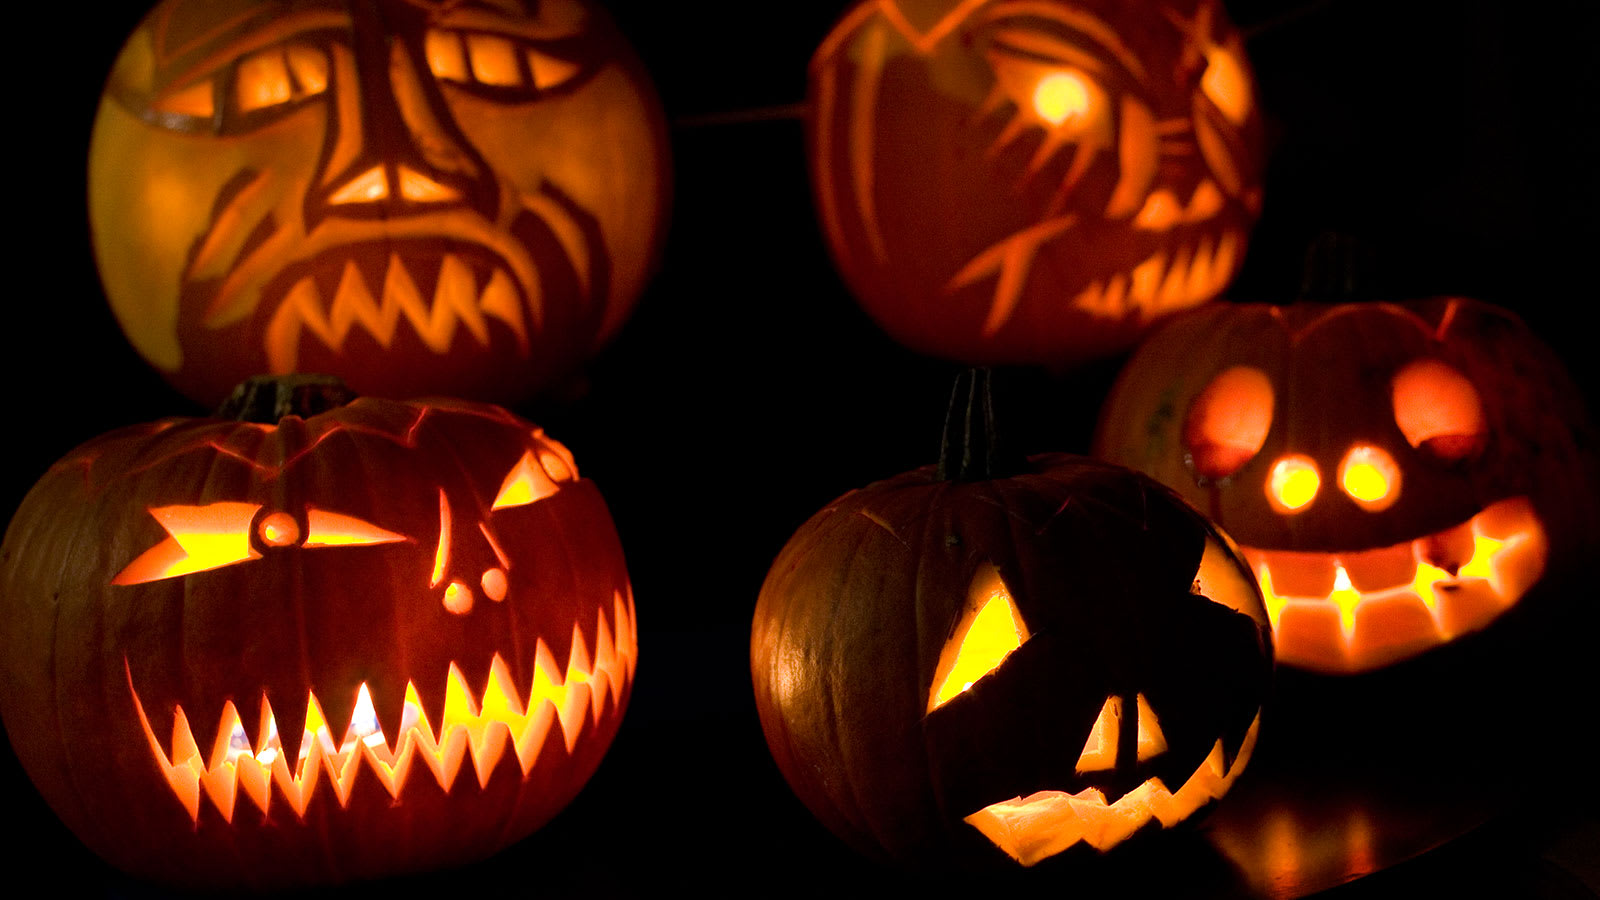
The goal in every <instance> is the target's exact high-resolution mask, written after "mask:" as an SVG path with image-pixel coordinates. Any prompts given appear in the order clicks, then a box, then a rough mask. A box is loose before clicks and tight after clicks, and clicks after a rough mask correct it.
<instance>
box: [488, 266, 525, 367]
mask: <svg viewBox="0 0 1600 900" xmlns="http://www.w3.org/2000/svg"><path fill="white" fill-rule="evenodd" d="M535 289H536V288H535ZM478 308H479V309H481V310H483V312H484V313H485V314H486V315H488V316H489V317H491V318H494V319H499V320H500V321H501V322H504V323H505V324H506V326H507V327H509V328H510V329H511V330H512V332H513V333H515V334H516V336H517V344H518V345H519V346H520V347H521V348H522V352H523V353H527V352H528V329H527V326H526V325H524V324H523V319H522V301H521V300H519V299H518V298H517V289H516V287H515V286H514V285H512V283H511V276H510V275H507V274H506V272H505V270H504V269H496V270H495V271H494V274H493V275H491V276H489V283H488V284H487V285H485V286H484V288H483V296H482V297H479V298H478ZM532 308H533V309H534V310H538V308H539V304H537V303H535V304H533V305H532ZM535 324H537V321H536V322H535Z"/></svg>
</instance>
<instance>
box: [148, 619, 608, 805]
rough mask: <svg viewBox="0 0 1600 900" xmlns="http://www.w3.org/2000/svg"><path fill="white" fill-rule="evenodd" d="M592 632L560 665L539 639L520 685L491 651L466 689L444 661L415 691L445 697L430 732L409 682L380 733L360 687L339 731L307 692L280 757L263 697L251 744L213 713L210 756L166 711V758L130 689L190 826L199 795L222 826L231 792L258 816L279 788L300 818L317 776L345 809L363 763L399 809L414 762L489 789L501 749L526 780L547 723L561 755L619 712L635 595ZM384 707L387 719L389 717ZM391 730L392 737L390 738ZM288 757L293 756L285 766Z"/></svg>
mask: <svg viewBox="0 0 1600 900" xmlns="http://www.w3.org/2000/svg"><path fill="white" fill-rule="evenodd" d="M613 622H614V623H615V628H614V629H613V625H612V623H613ZM594 631H595V635H594V641H593V643H590V641H589V639H588V637H587V636H586V635H585V634H584V626H583V623H581V622H575V623H574V624H573V635H572V649H571V651H570V653H569V656H568V658H567V662H566V666H565V667H564V668H563V667H561V666H560V665H559V664H558V663H557V662H556V660H555V657H554V654H553V653H552V652H551V650H550V647H549V645H548V644H546V643H545V640H544V639H543V638H539V639H538V643H537V646H536V649H535V656H534V665H533V667H532V668H533V677H532V683H531V684H530V685H527V686H526V687H524V686H521V685H517V684H515V683H514V679H513V678H512V675H511V671H510V667H509V666H508V665H507V663H506V662H505V660H504V659H502V658H501V657H500V654H499V653H496V654H495V655H494V657H493V659H492V660H491V663H490V666H489V670H488V671H489V674H488V679H487V681H486V683H485V684H484V685H483V686H482V688H481V689H479V688H476V687H474V686H472V685H469V684H467V682H466V679H465V678H464V677H463V676H462V674H461V670H460V669H459V668H458V667H457V666H456V664H455V663H451V664H450V667H449V671H448V673H447V674H445V675H444V676H443V677H441V678H437V679H431V680H428V681H427V682H425V684H424V687H423V689H424V690H429V691H433V690H441V689H442V691H443V693H444V703H443V704H442V708H443V711H444V712H443V716H442V718H441V720H440V722H439V723H438V725H437V727H435V725H434V724H433V723H432V722H431V721H430V720H429V717H428V714H427V712H426V711H425V710H426V709H427V708H430V707H431V708H433V709H439V708H440V705H437V704H429V703H425V702H424V700H423V698H422V696H421V693H420V692H419V689H418V687H417V685H416V683H415V681H408V682H407V683H406V691H405V703H404V706H403V708H402V709H401V710H399V711H398V715H396V716H395V717H394V718H393V719H388V718H387V717H386V718H385V719H384V721H389V722H391V728H390V729H387V730H386V729H385V728H384V727H383V725H382V723H381V721H380V718H379V712H378V710H376V709H374V707H373V704H372V699H371V695H370V693H369V691H368V689H367V686H366V684H365V683H363V684H361V685H360V686H359V687H358V688H357V698H356V702H355V706H354V709H353V712H352V714H351V717H350V721H349V723H348V724H346V725H345V727H343V728H339V727H338V726H337V723H329V722H328V721H327V720H326V719H325V718H324V717H323V714H322V707H321V703H320V702H319V701H318V699H317V693H316V691H315V690H314V689H313V690H311V691H309V692H308V695H307V698H306V701H305V703H306V715H305V730H304V732H303V734H302V735H301V739H300V741H299V745H298V751H297V752H293V745H290V747H289V748H287V750H286V748H285V746H284V742H283V740H282V737H281V735H279V733H278V728H277V723H276V720H275V718H274V716H273V711H272V705H271V703H270V702H269V700H268V698H267V697H266V695H265V694H263V695H262V696H261V698H260V703H259V718H258V719H254V720H252V721H253V722H259V727H258V728H257V729H255V742H254V746H253V747H252V742H251V737H250V734H249V733H248V732H247V731H246V729H245V725H244V722H245V720H244V719H242V718H241V716H240V712H239V710H238V708H237V707H236V706H235V705H234V702H233V700H231V699H230V700H228V701H227V702H225V703H224V704H223V706H222V713H221V716H220V718H219V721H218V723H217V728H216V732H215V735H214V738H213V740H212V742H211V745H210V746H211V752H210V754H209V756H206V755H203V754H202V752H201V750H200V748H201V746H203V745H202V744H201V743H199V742H198V741H197V738H196V735H195V733H194V731H193V729H192V728H191V727H190V725H189V719H188V715H187V714H186V713H185V711H184V709H183V707H182V706H181V705H179V706H177V707H175V709H174V710H173V722H172V742H171V744H170V748H171V750H170V753H169V751H168V749H167V748H166V747H163V745H162V743H161V741H160V740H159V739H158V738H157V737H156V734H155V731H154V729H153V728H152V727H151V724H150V720H149V717H148V716H147V715H146V713H145V708H144V703H143V701H141V700H140V698H139V692H138V689H137V687H136V686H135V685H134V683H133V674H132V671H131V667H129V671H128V690H129V693H130V694H131V695H132V698H133V704H134V710H135V712H136V713H137V714H138V717H139V723H140V725H141V726H142V727H143V730H144V733H145V737H146V738H147V740H148V743H149V747H150V752H151V755H152V757H153V758H154V760H155V762H156V765H157V766H158V767H159V769H160V771H161V773H162V775H163V777H164V778H165V779H166V782H167V784H168V786H169V787H171V789H172V793H173V795H174V796H175V797H176V798H177V800H178V801H179V802H180V803H181V804H182V805H183V807H184V808H185V809H186V810H187V811H188V813H189V815H190V816H191V817H192V818H193V819H194V820H195V821H196V822H198V821H199V819H200V807H201V797H202V796H204V797H206V798H209V800H210V801H211V804H212V805H213V806H214V807H215V808H216V810H217V811H218V812H219V813H221V815H222V818H223V819H224V820H225V821H228V822H232V821H233V816H234V810H235V808H236V806H237V800H238V796H239V794H241V793H242V794H243V795H244V796H246V797H248V798H249V799H250V800H251V801H252V802H253V803H254V804H255V805H256V807H257V808H259V809H260V810H261V812H262V814H263V815H265V814H267V813H268V812H269V810H270V807H271V804H272V798H273V794H274V793H277V794H278V795H280V796H281V797H282V798H283V801H284V802H287V803H288V804H289V806H290V807H291V808H292V809H293V810H294V811H295V814H296V815H297V816H300V817H302V818H303V817H304V816H305V814H306V809H307V807H308V805H309V804H310V802H311V799H312V796H313V795H314V794H315V793H316V792H317V788H318V786H319V784H320V783H321V780H322V779H321V777H320V775H321V774H325V775H326V776H327V783H328V785H329V787H330V789H331V790H332V791H333V794H334V797H335V799H336V800H337V801H338V803H339V805H340V806H341V807H344V806H348V805H349V802H350V796H351V789H352V787H353V786H354V784H355V781H356V778H357V775H358V774H359V772H360V771H361V770H362V769H363V768H365V769H366V770H368V772H369V773H370V777H376V778H377V779H378V782H379V783H380V784H382V785H383V787H384V789H385V790H387V791H388V792H389V795H390V796H391V797H392V798H393V799H394V800H395V801H396V802H398V801H400V800H401V799H402V794H403V793H404V789H405V785H406V779H407V778H408V777H411V775H412V770H413V769H414V768H416V767H417V766H418V764H420V765H421V766H425V767H426V768H427V770H428V771H429V772H430V773H431V774H432V775H433V777H434V779H435V780H436V781H437V782H438V784H439V787H440V788H441V789H443V790H444V791H446V792H449V791H450V789H451V785H453V784H454V783H455V780H456V777H457V775H458V773H459V772H460V769H461V764H462V761H463V758H464V757H466V756H468V755H470V756H471V758H472V764H473V768H474V770H475V771H476V772H477V776H478V784H479V787H480V788H482V787H487V785H488V783H489V778H490V776H491V775H492V774H493V772H494V770H495V767H496V766H497V765H500V764H501V762H502V760H503V759H504V758H505V756H506V752H505V751H506V750H507V744H509V745H510V749H511V751H512V754H511V756H512V758H513V759H515V761H516V764H517V765H518V766H519V767H520V769H521V771H522V774H523V776H524V777H527V776H528V774H529V773H530V772H532V771H533V769H534V766H535V765H536V764H537V762H538V760H539V759H540V757H541V756H542V755H543V754H544V753H545V752H546V751H545V745H546V743H547V742H548V739H549V737H550V732H551V730H552V725H556V724H559V728H560V733H561V740H562V741H563V742H564V743H565V746H566V752H567V754H568V755H571V753H572V752H573V749H574V747H576V746H577V743H578V742H579V741H580V740H581V739H582V735H583V732H584V730H585V728H586V727H589V726H598V725H599V724H600V723H601V722H602V721H603V720H604V719H605V717H606V716H607V715H610V716H612V717H615V716H617V715H620V713H621V704H622V700H623V696H624V694H625V692H626V691H627V688H628V686H629V684H631V682H632V679H633V671H634V665H635V662H636V657H637V646H638V644H637V638H636V632H635V623H634V613H633V598H632V597H631V596H624V595H623V594H622V593H620V592H619V593H617V594H615V596H614V600H613V609H612V618H611V619H610V620H608V619H607V616H606V612H605V610H604V609H602V610H600V611H599V613H598V616H597V622H596V625H595V629H594ZM124 665H125V666H126V665H127V663H126V661H125V662H124ZM436 696H437V695H435V697H436ZM247 712H248V710H247ZM388 712H390V713H391V715H392V714H393V713H394V712H395V711H388ZM390 733H393V734H394V735H395V736H394V737H393V738H390V737H389V736H388V735H389V734H390ZM336 735H339V737H338V738H337V739H336V737H335V736H336ZM205 737H207V733H206V732H205V731H202V732H201V733H200V735H199V738H200V739H202V740H203V739H204V738H205ZM291 752H293V755H294V756H295V761H294V762H293V763H292V764H291V763H290V760H289V756H290V753H291ZM551 752H553V751H551ZM363 761H365V763H366V765H365V766H363V765H362V762H363ZM416 777H421V776H416ZM274 785H276V787H277V790H276V792H275V791H274V790H273V786H274Z"/></svg>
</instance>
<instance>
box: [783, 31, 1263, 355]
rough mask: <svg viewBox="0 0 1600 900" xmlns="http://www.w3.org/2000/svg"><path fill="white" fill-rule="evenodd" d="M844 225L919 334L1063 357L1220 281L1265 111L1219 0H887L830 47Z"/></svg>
mask: <svg viewBox="0 0 1600 900" xmlns="http://www.w3.org/2000/svg"><path fill="white" fill-rule="evenodd" d="M809 126H810V143H811V162H812V175H813V186H814V189H815V194H816V201H817V206H818V209H819V215H820V218H821V221H822V225H823V232H824V234H825V235H826V237H827V240H828V244H829V248H830V250H831V251H832V253H833V256H834V260H835V262H836V263H837V264H838V266H839V268H840V270H841V271H842V273H843V274H844V276H845V280H846V281H847V283H848V284H849V285H850V287H851V289H852V290H853V291H854V293H855V294H856V296H857V298H858V299H859V300H860V301H861V303H862V304H863V305H864V306H865V307H866V309H867V311H868V312H869V313H870V314H871V315H872V316H873V317H874V318H875V319H876V320H877V321H878V322H879V324H880V325H882V326H883V327H884V328H885V329H886V330H888V331H889V332H890V334H891V335H892V336H894V337H895V338H896V339H898V340H900V341H902V342H904V343H906V344H908V345H909V346H911V347H913V348H914V349H917V350H920V351H923V352H928V353H932V354H936V355H940V356H946V357H953V358H957V359H962V360H965V361H970V362H1045V363H1062V362H1070V361H1074V360H1078V359H1083V358H1087V357H1092V356H1097V355H1105V354H1109V353H1112V352H1115V351H1118V350H1120V349H1122V348H1124V347H1126V346H1128V345H1130V344H1131V343H1132V342H1133V341H1134V339H1135V338H1136V337H1137V336H1138V335H1139V334H1140V333H1141V332H1142V330H1143V329H1144V327H1145V326H1147V325H1148V324H1149V323H1150V322H1151V320H1153V319H1155V318H1156V317H1158V316H1160V315H1163V314H1165V313H1170V312H1172V311H1174V310H1177V309H1181V308H1184V307H1188V306H1193V305H1195V304H1198V303H1203V302H1205V301H1207V300H1210V299H1212V298H1213V297H1215V296H1216V295H1217V294H1218V293H1219V292H1220V291H1221V290H1222V289H1223V287H1224V286H1225V285H1226V284H1227V283H1228V281H1229V280H1230V279H1231V278H1232V277H1233V275H1234V273H1235V272H1236V271H1237V270H1238V268H1239V266H1240V264H1241V263H1242V261H1243V257H1244V250H1245V240H1246V237H1247V234H1248V231H1249V229H1250V226H1251V225H1252V224H1253V222H1254V220H1255V217H1256V215H1257V213H1258V212H1259V209H1260V202H1261V198H1260V169H1261V161H1260V150H1259V145H1260V140H1261V120H1260V114H1259V111H1258V110H1257V107H1256V99H1255V90H1254V84H1253V79H1252V76H1251V73H1250V68H1249V63H1248V60H1247V59H1246V57H1245V55H1244V48H1243V44H1242V41H1241V39H1240V36H1239V34H1238V32H1237V31H1236V30H1235V29H1234V28H1233V26H1232V25H1231V24H1230V23H1229V22H1228V21H1227V19H1226V16H1225V14H1224V12H1223V10H1222V7H1221V5H1220V4H1218V3H1216V2H1215V0H1174V2H1151V0H1141V2H1136V3H1128V2H1125V0H1075V2H1062V0H1049V2H1025V0H965V2H956V0H946V2H932V3H912V2H901V0H873V2H864V3H861V4H859V5H858V6H856V7H855V8H854V10H853V11H852V12H851V13H850V14H848V15H847V16H846V18H845V19H844V20H843V21H842V22H841V23H840V24H839V25H838V26H837V27H836V28H835V30H834V31H833V33H832V34H831V35H829V37H828V38H827V40H826V41H824V43H823V44H822V46H821V48H820V49H819V50H818V51H817V53H816V55H815V57H814V58H813V60H812V67H811V119H810V122H809Z"/></svg>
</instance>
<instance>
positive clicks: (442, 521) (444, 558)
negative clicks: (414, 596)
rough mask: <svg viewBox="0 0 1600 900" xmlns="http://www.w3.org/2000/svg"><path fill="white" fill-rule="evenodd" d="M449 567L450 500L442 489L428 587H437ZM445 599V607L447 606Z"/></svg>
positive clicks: (447, 602) (447, 601)
mask: <svg viewBox="0 0 1600 900" xmlns="http://www.w3.org/2000/svg"><path fill="white" fill-rule="evenodd" d="M448 565H450V498H449V497H446V496H445V493H444V488H440V489H439V544H438V546H437V547H435V548H434V551H433V576H432V577H431V578H430V579H429V581H428V587H438V586H439V582H441V581H443V580H444V570H445V567H446V566H448ZM449 605H450V603H449V600H448V599H446V601H445V606H447V607H448V606H449Z"/></svg>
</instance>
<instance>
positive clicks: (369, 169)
mask: <svg viewBox="0 0 1600 900" xmlns="http://www.w3.org/2000/svg"><path fill="white" fill-rule="evenodd" d="M666 167H667V158H666V151H665V140H664V132H663V129H662V125H661V113H660V110H659V108H658V104H657V102H656V100H655V97H654V94H653V92H652V90H651V88H650V86H649V83H648V81H647V80H646V77H645V75H644V73H643V71H642V69H641V68H640V67H639V65H638V63H637V62H636V61H635V60H634V58H633V57H632V54H631V51H630V50H629V49H628V48H627V47H626V45H625V44H624V43H623V42H622V40H621V38H620V37H619V36H618V35H617V34H616V33H615V31H614V29H613V28H612V26H611V25H610V24H609V22H608V21H606V19H605V17H604V15H603V13H601V12H599V11H598V10H596V9H594V8H592V7H591V6H590V5H589V4H587V3H584V2H581V0H540V2H522V0H471V2H461V0H449V2H446V0H383V2H379V3H376V4H363V3H352V2H349V0H319V2H314V3H292V4H291V3H284V2H273V0H226V2H220V3H219V2H195V0H166V2H163V3H162V4H160V5H159V6H157V7H156V9H155V10H154V11H152V12H151V13H150V15H149V16H148V17H147V18H146V19H145V21H144V22H143V23H142V24H141V25H140V27H139V29H138V30H137V31H135V33H134V34H133V35H132V37H130V39H129V41H128V43H127V45H126V46H125V48H124V49H123V51H122V54H121V56H120V57H119V59H118V61H117V63H116V66H115V68H114V69H113V72H112V75H111V78H110V81H109V83H108V85H107V87H106V94H105V98H104V100H103V102H102V104H101V108H100V112H99V116H98V119H97V121H96V125H95V132H94V138H93V142H92V146H91V154H90V212H91V224H92V225H93V233H94V237H95V250H96V258H97V262H98V264H99V267H100V272H101V277H102V281H103V282H104V284H105V287H106V291H107V294H108V296H109V298H110V300H111V304H112V308H113V311H114V312H115V313H116V314H117V317H118V319H119V321H120V322H121V323H122V325H123V328H124V330H125V331H126V332H127V333H128V336H129V338H130V339H131V340H132V341H133V343H134V345H135V347H136V348H137V349H138V350H139V352H140V353H141V354H143V355H144V356H145V357H146V358H147V359H149V360H150V361H151V362H152V363H154V364H155V365H156V366H157V367H158V368H159V369H160V370H161V371H162V372H163V374H164V375H165V376H166V377H167V378H169V379H170V380H172V381H173V382H174V383H175V384H176V385H177V386H178V387H179V388H180V389H182V390H184V391H185V392H186V393H189V394H191V395H192V396H195V397H196V398H197V399H200V400H202V401H203V402H207V403H210V404H215V402H216V401H217V400H219V399H220V398H221V397H222V396H223V395H224V394H225V393H226V391H227V390H228V389H230V388H231V387H232V385H233V384H235V383H237V382H238V381H240V380H242V379H243V378H244V377H247V376H249V375H254V374H258V373H262V372H271V373H285V372H292V371H318V372H332V373H336V374H340V375H342V376H344V377H345V378H346V380H347V381H349V382H350V383H351V384H352V385H353V386H354V387H355V388H356V389H357V390H360V391H362V392H364V393H374V394H383V395H388V396H410V395H416V394H419V393H430V394H448V395H453V396H469V397H474V398H477V399H491V400H502V401H508V400H513V399H518V398H519V397H520V396H521V395H522V394H525V393H526V392H527V391H528V390H531V389H534V388H536V387H538V386H540V385H542V384H545V383H547V382H548V381H549V380H550V379H551V378H553V377H557V376H559V375H562V374H566V372H567V371H569V370H570V369H571V368H572V367H574V366H575V365H576V364H577V363H578V362H579V361H581V360H582V359H583V358H584V357H585V356H586V355H587V354H588V353H589V352H591V351H592V350H593V349H595V348H596V347H597V346H598V344H599V343H600V342H601V341H602V340H604V339H605V338H606V337H607V336H608V335H610V334H611V333H612V332H614V331H615V330H616V328H617V327H618V326H619V325H620V323H621V322H622V320H623V318H624V317H625V316H626V314H627V312H628V311H629V309H630V308H631V306H632V304H633V302H634V300H635V299H636V297H637V295H638V294H639V292H640V290H641V289H642V287H643V282H644V279H645V277H646V274H647V269H648V267H649V265H650V264H651V261H652V257H653V256H654V254H655V252H656V249H657V245H658V243H659V239H660V235H661V231H662V220H663V218H664V212H663V204H664V201H665V192H666V189H665V185H666V183H667V181H668V180H669V179H668V175H667V172H666Z"/></svg>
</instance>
